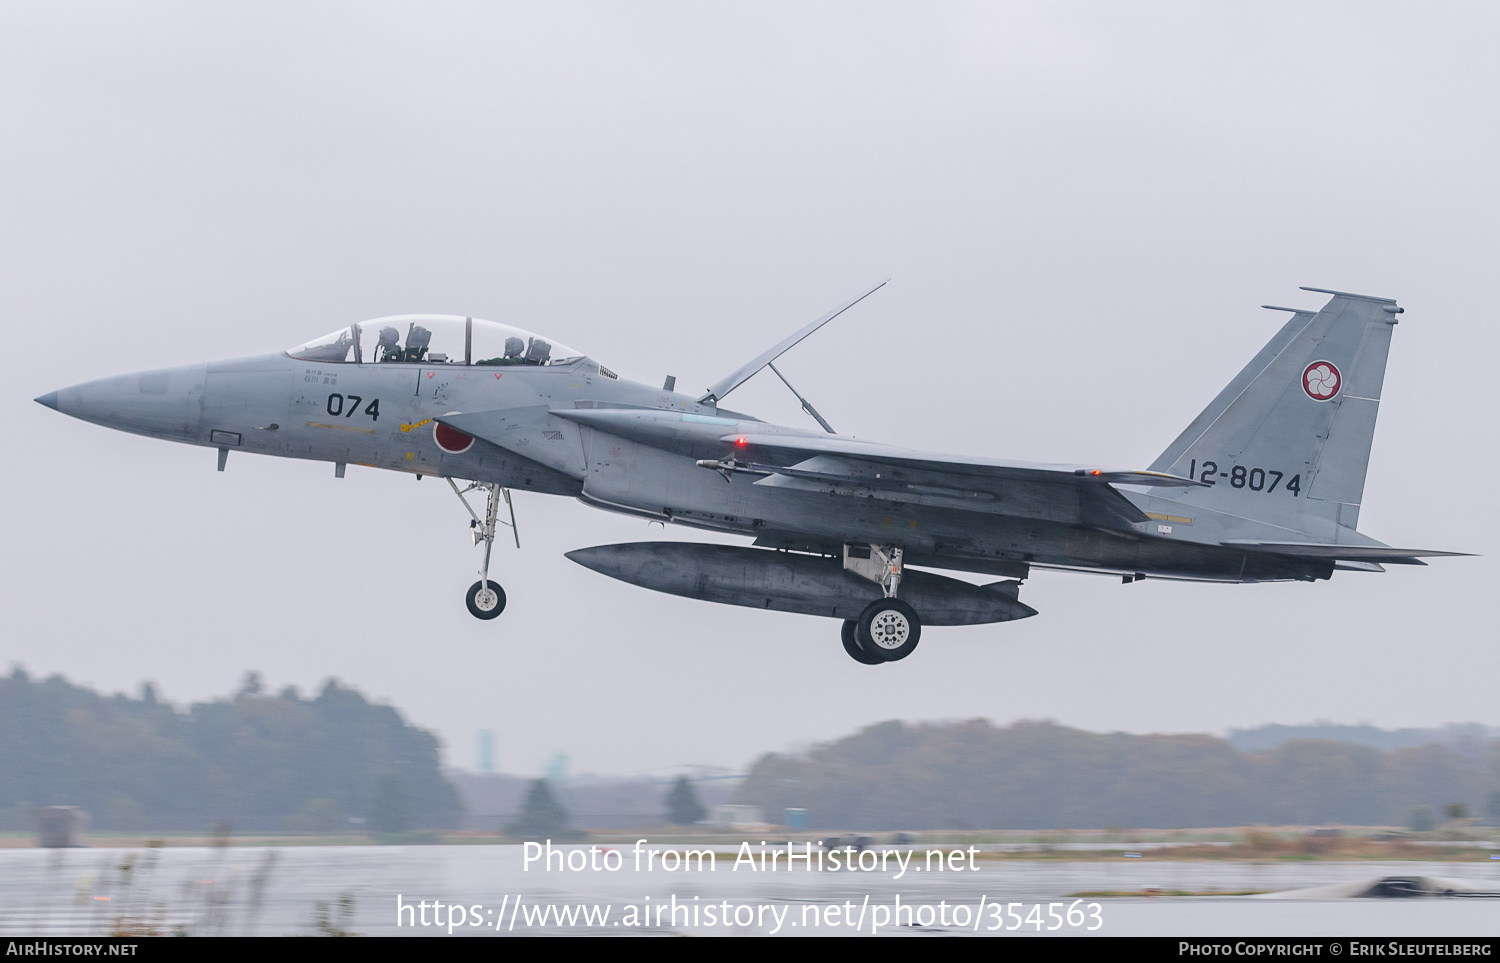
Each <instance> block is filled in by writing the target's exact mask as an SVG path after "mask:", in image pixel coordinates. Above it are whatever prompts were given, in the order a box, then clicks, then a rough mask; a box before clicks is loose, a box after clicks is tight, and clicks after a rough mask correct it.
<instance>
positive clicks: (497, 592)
mask: <svg viewBox="0 0 1500 963" xmlns="http://www.w3.org/2000/svg"><path fill="white" fill-rule="evenodd" d="M447 481H448V484H449V486H451V487H452V489H453V494H455V495H457V496H458V500H459V501H461V502H463V504H464V508H466V509H468V511H469V515H470V517H471V521H470V522H469V531H470V533H471V534H472V535H473V536H474V544H475V545H478V544H479V543H480V542H484V565H483V566H482V567H481V568H480V569H479V581H477V582H475V583H474V584H473V585H471V586H469V592H468V595H467V596H465V598H464V602H465V603H466V604H467V605H468V607H469V614H470V615H472V616H474V617H475V618H476V619H485V620H488V619H493V618H495V617H496V616H497V615H499V614H500V613H501V612H504V611H505V589H503V588H501V587H500V583H499V582H492V581H490V549H491V548H493V547H494V544H495V528H496V526H499V525H505V526H506V527H507V528H509V529H510V530H511V534H513V535H514V536H515V539H516V548H520V547H521V533H520V532H518V531H516V506H515V505H514V504H513V503H512V502H511V500H510V489H509V488H502V487H500V486H499V485H496V484H492V483H490V482H470V483H469V484H468V485H467V486H465V487H463V488H459V487H458V485H457V484H456V483H455V482H454V481H453V479H451V478H449V479H447ZM472 491H483V492H484V493H485V501H484V518H482V519H481V518H480V517H479V516H478V515H476V514H474V509H473V508H472V507H471V506H470V505H469V500H468V499H467V498H465V497H464V496H465V495H466V494H468V493H469V492H472ZM501 499H504V501H505V506H506V508H508V509H510V521H509V522H502V521H500V501H501Z"/></svg>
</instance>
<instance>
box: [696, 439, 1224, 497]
mask: <svg viewBox="0 0 1500 963" xmlns="http://www.w3.org/2000/svg"><path fill="white" fill-rule="evenodd" d="M719 440H720V441H724V442H728V443H729V444H732V445H734V446H736V447H738V448H742V449H743V448H756V449H766V450H772V451H776V452H778V453H782V454H805V455H806V456H808V457H812V456H816V455H838V456H841V457H844V458H851V459H855V460H858V461H869V462H873V463H877V464H882V465H899V466H901V467H905V468H916V469H923V470H927V471H936V472H943V473H946V474H952V475H961V476H968V477H972V478H1008V479H1015V480H1018V481H1051V482H1064V483H1067V484H1069V485H1076V484H1080V483H1094V484H1116V485H1145V486H1149V487H1160V486H1165V487H1172V488H1183V487H1204V486H1203V483H1202V482H1199V481H1195V480H1193V479H1191V478H1184V477H1182V476H1180V475H1169V474H1167V473H1166V472H1160V471H1146V470H1143V469H1142V470H1120V469H1107V468H1096V467H1093V466H1089V465H1056V464H1040V463H1035V462H1024V461H1007V460H1004V459H999V458H969V457H965V456H961V455H942V454H934V453H930V452H921V451H915V450H913V449H909V448H897V447H895V446H893V445H882V444H877V443H874V442H868V441H859V440H857V439H853V438H842V437H839V436H836V435H825V436H810V435H779V434H777V435H773V434H756V433H745V434H738V435H724V436H722V437H721V438H720V439H719Z"/></svg>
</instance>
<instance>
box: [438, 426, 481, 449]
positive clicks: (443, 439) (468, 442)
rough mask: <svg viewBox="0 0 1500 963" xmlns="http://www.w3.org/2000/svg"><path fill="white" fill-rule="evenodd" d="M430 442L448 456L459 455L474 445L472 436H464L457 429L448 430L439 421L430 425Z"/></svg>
mask: <svg viewBox="0 0 1500 963" xmlns="http://www.w3.org/2000/svg"><path fill="white" fill-rule="evenodd" d="M432 440H433V441H436V442H437V446H438V447H439V448H441V449H443V451H446V452H447V453H448V454H450V455H461V454H463V453H464V452H466V451H468V450H469V449H470V448H472V447H473V445H474V436H473V435H466V434H464V433H463V432H461V431H459V430H458V429H457V428H449V427H448V426H447V425H445V424H443V423H442V422H441V421H434V422H433V423H432Z"/></svg>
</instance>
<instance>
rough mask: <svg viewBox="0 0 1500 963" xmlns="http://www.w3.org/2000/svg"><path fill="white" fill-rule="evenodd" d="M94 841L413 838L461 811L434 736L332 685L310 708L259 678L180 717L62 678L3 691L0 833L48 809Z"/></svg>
mask: <svg viewBox="0 0 1500 963" xmlns="http://www.w3.org/2000/svg"><path fill="white" fill-rule="evenodd" d="M53 805H66V806H78V807H80V808H82V809H84V810H85V811H87V812H88V813H89V815H90V826H91V828H93V829H104V830H118V831H123V832H136V831H145V830H152V831H156V830H161V831H205V830H208V829H210V828H212V827H214V826H220V827H223V826H226V825H227V826H229V827H232V828H233V829H234V830H235V831H286V830H305V831H312V832H324V833H327V832H336V831H347V830H348V829H349V828H350V826H351V818H352V819H353V820H354V822H353V823H352V825H354V826H357V827H359V828H363V829H371V830H375V831H378V832H401V831H404V830H410V829H419V828H424V827H446V826H451V825H453V824H454V823H455V822H456V820H457V816H458V811H459V808H460V803H459V797H458V795H457V793H456V792H455V791H454V789H453V787H452V786H451V785H449V784H448V782H447V781H445V780H444V778H443V775H442V770H441V767H440V758H439V746H438V741H437V738H436V737H435V736H433V735H432V734H431V733H430V732H427V731H425V730H422V729H418V728H416V727H414V726H411V725H408V724H407V723H406V722H405V720H403V719H402V718H401V716H400V714H399V713H398V712H397V711H396V710H395V709H393V708H391V707H390V706H383V705H377V704H375V703H371V702H369V701H368V700H366V699H365V697H364V696H363V695H361V694H360V693H359V692H357V691H356V690H354V689H351V688H347V687H345V686H341V685H339V684H338V683H337V682H336V681H334V680H332V679H330V680H329V681H328V682H327V683H326V684H325V685H324V686H323V688H322V690H321V691H319V692H318V694H317V695H316V696H314V697H312V698H304V697H303V696H301V695H300V694H299V693H298V692H297V691H296V690H295V689H292V688H290V687H288V688H286V689H284V690H282V691H281V692H280V693H279V694H276V695H270V694H268V693H265V692H263V691H262V690H261V685H260V681H259V678H258V677H257V676H256V675H255V674H253V673H252V674H250V675H248V676H247V677H246V680H245V683H244V684H243V685H242V686H241V687H240V690H239V691H238V692H237V693H235V694H234V695H233V696H232V697H230V698H226V699H216V700H213V701H209V702H202V703H196V704H193V705H191V706H189V707H187V709H186V711H179V710H178V709H177V708H175V707H174V706H172V705H171V704H169V703H167V702H163V701H159V700H158V699H157V698H156V694H155V692H154V690H153V688H152V687H151V686H150V685H149V684H147V685H145V686H143V687H142V691H141V694H140V696H139V697H138V698H130V697H127V696H125V695H114V696H105V695H101V694H99V693H97V692H94V691H92V690H90V689H87V688H84V687H81V686H76V685H73V684H71V683H69V682H68V681H67V680H65V679H63V678H62V677H60V676H52V677H51V678H48V679H45V680H33V679H32V678H30V677H29V676H28V675H27V673H26V672H25V671H23V670H22V669H20V668H16V669H14V670H13V671H12V672H11V674H10V675H9V676H8V677H4V678H0V829H8V830H11V831H25V830H30V829H31V828H32V827H33V826H34V825H35V823H34V815H33V811H34V809H35V808H36V807H40V806H53Z"/></svg>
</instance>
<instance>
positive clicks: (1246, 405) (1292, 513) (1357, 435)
mask: <svg viewBox="0 0 1500 963" xmlns="http://www.w3.org/2000/svg"><path fill="white" fill-rule="evenodd" d="M1303 290H1304V291H1316V292H1318V293H1320V294H1331V295H1333V298H1332V300H1330V301H1329V302H1328V303H1327V304H1326V305H1324V306H1323V309H1322V310H1321V311H1317V312H1312V311H1302V310H1296V309H1292V308H1273V310H1286V311H1292V317H1291V319H1290V320H1289V321H1287V323H1286V324H1285V326H1283V327H1282V329H1281V330H1280V331H1278V332H1277V333H1276V336H1275V337H1273V338H1272V339H1271V340H1270V342H1269V343H1268V344H1267V345H1266V346H1265V347H1264V348H1262V349H1261V350H1260V353H1259V354H1257V355H1256V356H1255V357H1254V358H1253V359H1252V360H1251V361H1250V363H1249V364H1248V365H1246V366H1245V368H1244V370H1242V371H1241V372H1240V373H1239V374H1238V375H1236V376H1235V378H1234V380H1233V381H1231V382H1230V383H1229V384H1228V386H1226V387H1225V388H1224V390H1223V391H1221V392H1219V395H1218V397H1216V398H1215V399H1214V400H1213V402H1212V403H1210V404H1209V406H1208V407H1207V408H1205V409H1203V412H1202V414H1200V415H1198V417H1197V418H1195V419H1194V420H1193V423H1192V424H1190V425H1188V427H1187V429H1186V430H1184V431H1183V432H1182V434H1181V435H1179V436H1178V437H1177V440H1176V441H1174V442H1172V444H1171V445H1170V446H1168V448H1167V450H1166V451H1164V452H1162V453H1161V455H1160V456H1159V457H1158V458H1157V459H1156V461H1155V462H1153V463H1152V465H1151V468H1152V470H1154V471H1164V472H1170V473H1172V474H1174V475H1185V476H1192V477H1193V478H1196V479H1198V480H1200V481H1203V482H1206V483H1208V484H1209V485H1210V486H1211V487H1207V488H1189V489H1183V490H1182V492H1181V493H1180V494H1178V495H1176V496H1175V497H1176V499H1177V500H1180V501H1182V502H1184V503H1186V504H1188V505H1193V506H1196V507H1199V508H1202V509H1207V510H1210V511H1218V512H1225V513H1228V514H1232V515H1235V516H1239V517H1241V518H1247V519H1250V520H1253V521H1257V522H1265V523H1268V524H1272V525H1276V526H1278V527H1284V528H1290V529H1293V530H1295V531H1298V532H1302V533H1304V534H1306V535H1308V536H1309V537H1310V538H1311V539H1312V540H1314V541H1339V537H1338V535H1339V531H1340V529H1341V528H1342V529H1349V530H1353V529H1355V528H1356V527H1357V524H1358V522H1359V506H1360V500H1361V498H1362V497H1363V494H1364V487H1365V471H1366V469H1367V467H1368V466H1369V462H1370V444H1371V441H1372V440H1373V438H1374V436H1375V415H1376V413H1377V412H1378V411H1379V408H1380V388H1381V383H1382V382H1383V381H1384V380H1385V362H1386V355H1387V353H1388V351H1389V349H1390V344H1391V329H1392V328H1393V327H1394V326H1395V324H1396V315H1398V314H1400V313H1401V312H1402V310H1403V309H1402V308H1400V307H1397V306H1396V302H1395V301H1392V300H1389V299H1387V298H1375V297H1367V296H1365V295H1359V294H1346V293H1344V292H1342V291H1326V290H1323V289H1322V288H1303ZM1267 307H1271V306H1270V305H1267Z"/></svg>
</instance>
